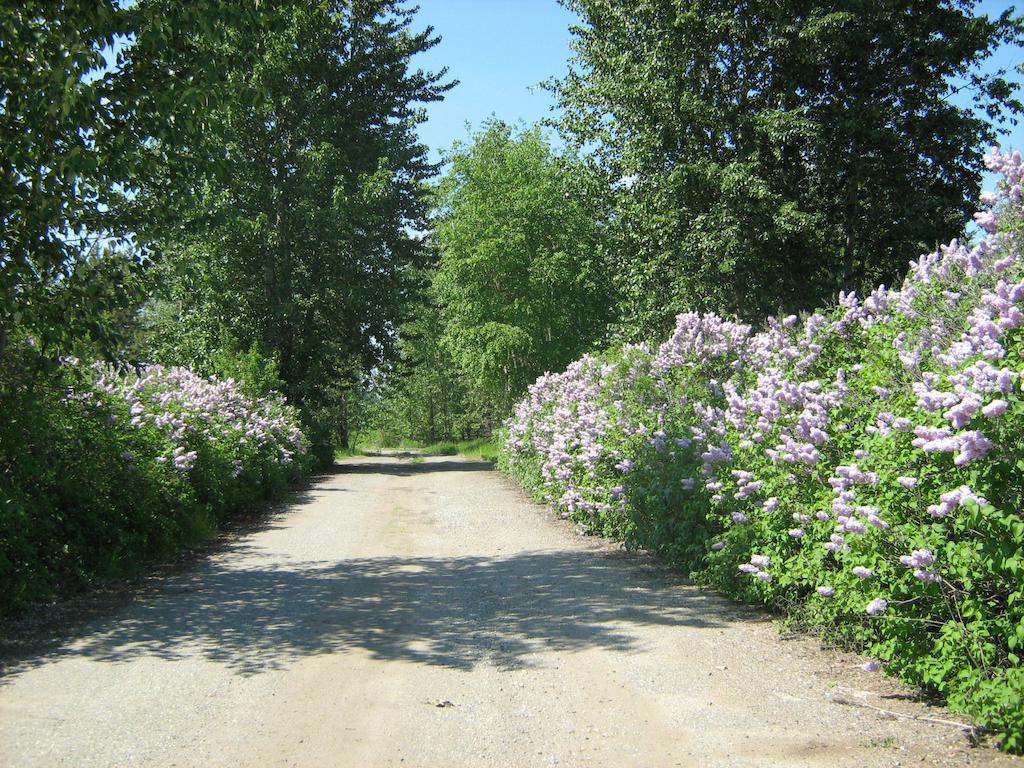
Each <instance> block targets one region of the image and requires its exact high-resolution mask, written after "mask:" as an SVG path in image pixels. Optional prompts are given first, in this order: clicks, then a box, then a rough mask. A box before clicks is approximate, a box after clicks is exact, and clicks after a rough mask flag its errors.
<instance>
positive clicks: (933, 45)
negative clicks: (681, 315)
mask: <svg viewBox="0 0 1024 768" xmlns="http://www.w3.org/2000/svg"><path fill="white" fill-rule="evenodd" d="M563 2H565V4H566V5H567V6H568V7H570V8H572V9H574V10H576V11H577V12H578V13H579V14H580V15H581V17H582V20H583V22H584V23H583V24H581V25H579V26H577V27H575V28H574V34H575V42H574V46H575V52H576V53H575V58H574V62H573V66H572V68H571V70H570V73H569V74H568V76H567V77H565V78H564V79H562V80H560V81H558V82H555V83H553V85H552V87H553V88H554V89H555V91H556V93H557V94H558V97H559V99H560V101H561V106H562V107H563V110H564V113H563V114H564V117H563V120H562V123H561V125H562V128H563V129H564V131H565V134H566V135H567V136H568V137H570V138H571V139H572V140H574V141H575V142H576V143H578V144H579V145H589V146H592V147H596V153H595V158H596V159H597V160H598V161H599V163H600V164H601V166H602V167H603V169H604V170H605V172H606V173H607V174H608V178H609V180H610V181H612V182H616V183H617V186H618V190H619V194H618V206H617V209H618V214H619V218H618V221H619V222H620V224H621V230H620V232H621V236H622V244H621V247H620V248H619V251H618V252H619V254H620V255H621V257H622V258H621V262H620V264H619V265H618V268H617V270H616V272H617V276H618V280H619V282H618V287H619V294H620V297H621V304H622V320H621V326H622V329H623V333H624V335H626V336H627V337H629V336H633V337H636V336H647V335H649V334H652V333H655V332H660V331H662V330H664V328H665V326H666V325H668V324H669V323H670V322H671V318H672V316H673V315H674V314H675V313H677V312H679V311H681V310H683V309H690V308H710V309H715V310H719V311H725V312H732V313H736V314H739V315H741V316H743V317H746V318H756V317H759V316H761V315H763V314H764V313H771V312H775V311H779V310H786V311H791V310H794V309H799V308H805V307H809V306H813V305H816V304H819V303H821V302H822V301H825V300H827V299H828V298H829V297H830V296H832V295H834V294H835V293H836V292H837V291H838V290H839V289H840V288H859V287H862V286H865V285H874V284H877V283H878V282H888V281H892V280H894V279H896V278H897V277H898V275H899V274H900V273H901V272H902V271H903V270H904V268H905V267H906V264H907V262H908V261H909V260H910V259H912V258H914V257H915V256H916V255H917V254H919V253H920V252H921V251H922V249H925V248H929V247H931V246H932V245H933V244H934V243H935V242H936V241H937V240H946V239H947V238H949V237H951V236H954V235H956V234H957V233H958V232H960V231H961V230H962V228H963V222H964V221H965V220H967V219H968V218H969V213H970V211H971V210H972V205H973V202H974V200H975V198H976V195H977V192H978V185H979V179H980V171H981V153H982V148H983V146H984V144H985V143H986V142H988V141H991V140H992V139H993V138H994V135H993V128H992V125H991V123H990V122H988V121H986V120H985V119H982V118H981V117H979V114H982V112H979V111H973V110H968V109H964V108H961V107H958V106H955V105H953V104H952V103H950V101H948V98H947V97H948V96H949V95H950V93H951V89H952V88H953V87H960V88H966V89H970V90H971V91H972V92H973V94H974V97H975V100H976V103H977V105H978V106H979V107H980V108H981V110H984V111H987V116H988V117H989V118H995V119H998V118H1001V117H1003V116H1005V115H1007V114H1013V113H1016V112H1018V111H1019V110H1020V107H1021V105H1020V104H1019V103H1018V102H1017V101H1016V100H1014V99H1012V98H1011V94H1012V88H1011V86H1010V85H1009V84H1008V83H1007V82H1006V81H1005V80H1004V79H1003V78H1002V77H1001V76H999V75H981V74H978V72H977V65H978V64H979V62H981V61H982V60H984V59H985V58H986V57H987V56H988V55H989V54H990V53H991V52H992V50H993V49H994V47H995V46H997V45H998V44H999V43H1001V42H1006V41H1019V40H1020V31H1021V27H1020V24H1019V22H1018V21H1015V20H1014V19H1013V18H1012V17H1011V11H1007V12H1005V13H1003V14H1002V15H1001V16H1000V17H999V18H988V17H986V16H984V15H978V16H976V15H974V13H973V9H974V7H975V5H976V3H975V2H974V1H973V0H925V1H923V2H908V1H907V0H850V1H849V2H843V3H832V2H820V0H783V1H782V2H780V1H779V0H745V1H744V2H733V1H732V0H729V1H728V2H727V1H726V0H629V1H628V2H626V1H625V0H563Z"/></svg>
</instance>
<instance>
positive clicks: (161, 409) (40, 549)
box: [0, 347, 307, 613]
mask: <svg viewBox="0 0 1024 768" xmlns="http://www.w3.org/2000/svg"><path fill="white" fill-rule="evenodd" d="M4 364H5V365H4V370H3V371H0V374H2V375H0V405H2V408H3V413H4V423H3V425H2V426H0V479H2V484H0V505H2V506H0V579H2V583H3V584H4V586H5V589H4V591H3V594H2V595H0V613H5V612H9V611H11V610H13V609H16V608H17V607H19V606H21V605H23V604H24V603H26V602H28V601H32V600H38V599H44V598H49V597H51V596H53V595H55V594H62V593H66V592H69V591H73V590H75V589H79V588H82V587H85V586H89V585H91V584H93V583H95V582H96V581H99V580H102V579H105V578H110V577H115V576H120V575H124V574H126V573H130V572H131V571H132V570H134V569H135V568H136V567H137V566H138V564H139V563H140V562H142V561H145V560H149V559H153V558H156V557H163V556H167V555H169V554H172V553H174V552H175V551H177V549H178V548H180V547H181V546H182V545H187V544H189V543H194V542H196V541H198V540H200V539H202V538H204V537H206V536H208V535H209V534H210V533H211V532H212V530H213V529H214V527H215V526H216V524H217V522H218V521H219V520H222V519H224V518H225V517H227V516H229V515H231V514H232V513H235V512H238V511H240V510H243V509H245V508H247V507H251V506H252V505H253V504H255V503H257V502H258V501H259V500H260V499H263V498H269V497H272V496H274V495H276V494H278V493H280V492H281V491H282V490H283V489H284V487H285V486H286V484H287V482H288V481H289V480H291V479H294V478H295V477H296V476H297V475H298V474H299V473H301V472H302V471H304V469H305V465H306V455H307V454H306V440H305V438H304V437H303V435H302V433H301V432H300V431H299V429H298V427H297V416H296V413H295V411H294V410H293V409H292V408H291V407H290V406H287V405H285V403H284V402H283V400H282V399H281V398H280V397H270V398H262V399H261V398H254V397H250V396H248V395H246V394H243V392H242V391H241V389H240V388H239V387H238V386H237V385H236V384H235V382H233V381H231V380H227V381H219V380H216V379H205V378H202V377H199V376H197V375H196V374H194V373H192V372H191V371H189V370H187V369H183V368H161V367H151V368H148V369H145V370H144V371H142V372H141V373H139V374H130V375H125V374H120V373H117V372H115V371H113V370H110V369H104V368H101V367H98V366H97V367H93V368H89V367H85V366H82V365H79V364H78V363H77V361H74V360H68V361H65V362H64V363H63V364H62V365H61V366H60V367H59V368H57V369H56V370H52V369H51V370H47V369H46V368H45V367H40V360H39V359H38V358H35V357H33V355H32V353H31V350H30V349H29V348H27V347H24V348H21V349H18V348H14V349H13V350H12V349H10V348H9V350H8V352H7V354H6V355H5V359H4Z"/></svg>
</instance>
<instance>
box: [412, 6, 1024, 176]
mask: <svg viewBox="0 0 1024 768" xmlns="http://www.w3.org/2000/svg"><path fill="white" fill-rule="evenodd" d="M418 2H419V5H420V12H419V14H418V15H417V21H416V26H417V28H422V27H425V26H427V25H428V24H429V25H431V26H433V27H434V29H435V32H436V34H438V35H440V36H441V38H442V40H441V43H440V44H439V45H437V46H435V47H434V48H433V49H432V50H430V51H428V52H427V53H425V54H421V55H420V56H418V57H417V59H416V62H417V63H418V65H419V66H421V67H422V68H424V69H427V70H437V69H440V68H441V67H444V66H447V67H448V68H449V71H450V75H451V76H452V77H454V78H455V79H457V80H459V81H460V84H459V85H458V86H456V88H455V89H454V90H452V91H451V92H449V94H448V96H447V98H446V99H445V100H444V101H443V102H441V103H439V104H432V105H429V106H428V108H427V114H428V117H429V120H428V122H427V123H426V124H425V125H423V126H421V127H420V137H421V139H422V140H423V142H424V143H425V144H426V145H427V146H428V147H430V150H431V157H432V158H434V159H437V157H438V150H440V149H442V148H446V147H448V146H450V145H451V143H452V142H453V141H455V140H456V139H465V138H466V136H467V135H468V134H467V132H466V128H465V124H466V122H467V121H468V122H469V123H470V124H472V126H473V127H478V126H479V125H480V123H481V122H483V121H484V120H485V119H486V118H487V117H489V116H490V115H492V114H494V115H496V116H497V117H499V118H502V119H503V120H505V121H507V122H512V123H514V122H516V121H517V120H522V121H524V122H526V123H534V122H536V121H538V120H540V119H543V118H544V117H547V116H549V115H550V107H551V103H552V100H551V96H550V94H548V93H547V92H545V91H543V90H541V89H539V88H534V89H533V91H532V92H531V90H530V89H531V86H535V85H536V84H538V83H540V82H541V81H542V80H545V79H547V78H549V77H551V76H558V75H561V74H563V73H564V72H565V69H566V61H567V59H568V57H569V55H570V50H569V40H570V34H569V25H570V24H571V23H573V22H574V20H575V15H574V14H572V13H570V12H569V11H567V10H566V9H565V8H563V7H562V6H560V5H559V4H558V2H556V0H418ZM1010 4H1011V3H1008V2H1005V1H1001V0H985V2H982V3H981V4H980V6H979V10H980V12H983V13H988V14H990V15H995V14H998V13H1000V12H1002V11H1003V10H1005V9H1006V8H1007V7H1009V5H1010ZM1020 9H1021V5H1018V10H1020ZM1022 60H1024V52H1022V51H1021V50H1020V49H1017V48H1015V49H1009V50H1006V49H1004V50H1002V51H1000V52H999V53H998V54H997V55H996V56H995V57H994V58H993V59H992V60H990V66H994V67H996V68H998V67H1004V66H1012V65H1014V64H1017V63H1020V62H1021V61H1022ZM1003 143H1004V146H1012V147H1014V148H1021V149H1024V125H1018V126H1017V127H1016V128H1014V129H1013V131H1012V133H1011V135H1010V136H1009V138H1008V139H1006V140H1004V142H1003Z"/></svg>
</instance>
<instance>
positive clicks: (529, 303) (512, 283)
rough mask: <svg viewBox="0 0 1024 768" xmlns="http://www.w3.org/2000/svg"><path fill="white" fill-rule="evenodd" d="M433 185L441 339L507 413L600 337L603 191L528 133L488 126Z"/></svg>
mask: <svg viewBox="0 0 1024 768" xmlns="http://www.w3.org/2000/svg"><path fill="white" fill-rule="evenodd" d="M449 160H450V162H451V166H450V169H449V171H448V173H447V174H446V176H445V177H444V178H443V179H442V181H441V183H440V185H439V188H438V192H437V205H438V216H437V219H436V221H435V226H434V236H435V239H436V243H437V246H438V248H439V250H440V252H441V257H440V264H439V266H438V270H437V273H436V275H435V277H434V291H435V294H436V296H437V298H438V300H439V302H440V304H441V308H442V309H441V312H442V317H443V320H444V325H445V334H444V342H445V344H446V345H447V346H448V348H449V350H450V351H451V353H452V354H453V355H454V356H455V358H456V360H457V361H458V362H459V364H460V365H461V367H462V368H463V370H465V371H466V372H467V374H468V375H469V376H470V378H471V380H472V381H473V382H474V385H475V387H476V389H477V390H478V391H480V392H481V393H485V394H486V395H487V396H488V397H490V398H491V399H492V402H494V403H495V404H496V407H498V408H499V410H500V409H501V408H506V409H507V407H510V406H511V403H512V402H513V401H514V399H515V398H516V397H518V396H519V395H520V394H521V393H522V392H524V391H525V389H526V386H527V385H528V384H529V383H530V382H532V381H533V380H534V379H535V378H536V377H537V376H538V375H540V374H541V373H543V372H544V371H546V370H558V369H561V368H563V367H564V366H565V365H566V364H567V363H568V362H569V361H570V360H572V359H574V358H575V357H578V356H579V355H580V354H581V353H582V352H583V351H585V350H586V349H587V348H588V347H589V346H590V345H591V344H593V343H594V342H595V341H597V340H598V339H600V338H602V337H603V335H604V333H605V331H606V326H607V323H608V321H609V319H610V309H611V302H610V299H609V288H608V284H607V270H606V269H605V263H604V259H605V253H604V248H603V237H604V234H603V223H602V220H603V218H604V212H603V210H602V206H601V200H602V199H603V196H602V192H601V187H600V185H599V184H598V183H596V181H597V180H596V179H595V177H593V176H592V175H590V174H588V173H587V172H586V170H585V168H584V166H583V165H582V164H580V163H579V162H578V161H576V160H575V159H573V157H572V156H570V155H559V154H556V153H555V152H553V151H552V149H551V147H550V146H549V145H548V143H547V142H546V141H545V139H544V138H543V137H542V135H541V134H540V132H539V130H537V129H533V130H528V131H524V132H522V133H520V134H519V135H518V136H515V135H513V132H512V129H511V128H510V127H509V126H507V125H505V124H504V123H501V122H491V123H490V124H488V125H487V126H485V128H484V130H482V131H480V132H479V133H477V134H476V135H475V136H474V137H473V139H472V142H471V143H470V144H468V145H456V146H455V148H454V149H453V151H452V153H451V154H450V157H449Z"/></svg>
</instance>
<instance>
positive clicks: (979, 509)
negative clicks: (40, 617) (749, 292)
mask: <svg viewBox="0 0 1024 768" xmlns="http://www.w3.org/2000/svg"><path fill="white" fill-rule="evenodd" d="M986 162H987V164H988V166H989V167H990V168H992V169H993V170H996V171H998V172H1000V173H1002V175H1003V181H1002V182H1001V183H1000V184H999V187H998V189H997V190H996V191H995V192H992V193H986V194H985V195H984V196H983V200H982V203H983V205H984V209H983V210H982V211H981V212H979V213H978V214H977V215H976V216H975V221H976V222H977V224H978V226H979V228H980V230H981V232H980V236H979V238H978V241H977V242H976V243H964V242H960V241H953V242H952V243H950V244H949V245H947V246H944V247H942V248H940V249H938V250H937V251H936V252H935V253H931V254H928V255H925V256H922V257H921V258H920V259H918V260H917V261H916V262H914V263H913V264H911V265H910V271H909V273H908V275H907V277H906V279H905V281H904V282H903V284H902V285H901V286H900V287H899V288H898V289H893V288H889V287H887V286H880V287H879V288H877V289H876V290H875V291H873V292H872V293H870V294H869V295H868V296H865V297H861V296H858V295H856V294H854V293H849V294H841V295H840V297H839V300H838V302H837V305H836V306H835V307H832V308H830V309H827V310H822V311H819V312H815V313H811V314H808V315H805V316H802V317H797V316H789V317H785V318H768V319H767V320H766V321H765V323H764V325H763V327H762V328H761V329H760V330H757V331H755V329H753V328H751V327H750V326H747V325H743V324H739V323H734V322H731V321H729V320H726V319H723V318H719V317H717V316H715V315H701V314H696V313H686V314H683V315H680V316H679V317H678V318H677V325H676V328H675V331H674V333H673V334H672V336H671V337H670V338H669V339H667V340H666V341H665V342H664V343H662V344H661V345H658V346H654V345H650V346H631V347H626V348H623V349H620V350H611V351H609V352H607V353H605V354H602V355H592V356H588V357H585V358H583V359H581V360H579V361H577V362H576V363H573V364H572V365H571V366H570V367H569V368H568V369H567V370H566V371H564V372H563V373H559V374H548V375H545V376H543V377H541V378H540V379H539V380H538V381H537V382H536V383H535V384H534V385H533V386H532V387H531V388H530V391H529V394H528V397H527V398H526V399H525V400H523V401H522V402H521V403H520V404H519V406H518V407H517V409H516V412H515V416H514V417H513V418H512V419H511V420H510V422H509V423H508V425H507V434H506V438H505V442H504V451H503V455H502V458H501V463H502V466H503V467H504V468H505V469H506V470H507V471H509V472H510V473H511V474H513V475H514V476H515V477H517V478H518V479H519V480H520V481H522V482H523V483H524V484H525V485H527V486H528V487H529V488H531V489H533V490H534V491H535V492H536V493H537V495H538V496H539V497H540V498H543V499H544V500H545V501H547V502H549V503H551V504H552V505H553V506H554V507H555V508H556V509H558V510H559V511H560V512H561V513H562V514H563V515H565V516H571V517H572V518H573V519H575V520H577V521H578V522H580V523H581V524H582V525H583V526H584V527H585V528H587V529H588V530H589V531H591V532H595V533H601V534H605V535H614V536H620V537H622V538H624V539H625V540H626V541H627V543H629V544H630V545H632V546H637V547H644V548H649V549H653V550H656V551H659V552H661V553H663V554H665V555H666V556H668V557H670V558H672V559H674V560H676V561H677V562H679V563H680V564H681V565H682V566H684V567H686V568H688V569H689V570H691V571H693V572H694V573H695V574H696V575H697V576H698V577H699V578H701V579H702V580H704V581H706V582H708V583H711V584H714V585H716V586H718V587H720V588H722V589H724V590H726V591H728V592H730V593H731V594H734V595H736V596H738V597H741V598H744V599H749V600H757V601H762V602H765V603H769V604H771V605H774V606H776V607H779V608H784V609H785V610H787V611H789V613H790V614H791V615H792V616H793V617H794V619H795V620H797V621H800V622H802V623H804V624H806V625H809V626H816V627H819V628H822V629H823V630H825V631H826V632H827V633H828V634H830V635H831V636H833V637H835V638H840V639H843V640H846V641H848V642H850V643H852V644H855V645H857V646H858V647H860V648H863V649H864V650H866V651H868V652H869V653H870V655H871V656H872V657H874V658H876V659H878V660H880V661H881V662H882V663H883V664H884V665H885V666H886V668H887V669H888V670H889V671H890V672H892V673H895V674H898V675H900V676H902V677H903V678H904V679H907V680H909V681H911V682H914V683H916V684H918V685H921V686H924V687H926V688H928V689H931V690H933V691H935V692H938V693H940V694H942V695H944V696H945V697H946V698H947V700H948V701H949V703H950V704H951V706H953V707H954V708H957V709H960V710H964V711H967V712H970V713H971V714H973V715H974V716H975V717H976V718H978V720H979V722H981V723H983V724H986V725H988V726H990V727H991V728H993V729H995V730H998V731H999V732H1000V733H1001V734H1002V740H1003V744H1004V745H1005V746H1006V747H1007V748H1009V749H1015V750H1020V749H1022V748H1024V672H1022V669H1021V665H1020V657H1019V654H1020V653H1021V648H1022V646H1024V608H1022V606H1024V586H1022V582H1024V578H1022V577H1024V561H1022V557H1021V545H1022V539H1024V520H1022V519H1021V517H1020V514H1019V510H1020V509H1021V504H1022V502H1024V473H1022V472H1021V470H1022V469H1024V441H1022V440H1021V438H1020V436H1021V434H1022V432H1024V398H1022V395H1021V389H1022V377H1021V371H1022V370H1024V352H1022V339H1024V331H1022V330H1021V327H1022V326H1024V260H1022V259H1021V256H1020V236H1019V232H1020V230H1021V226H1020V223H1021V219H1022V215H1021V214H1022V199H1021V178H1022V175H1024V164H1022V160H1021V156H1020V154H1019V153H1016V152H1014V153H1002V152H999V151H998V150H993V151H992V153H991V154H989V155H988V156H987V157H986ZM769 564H770V567H769Z"/></svg>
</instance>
